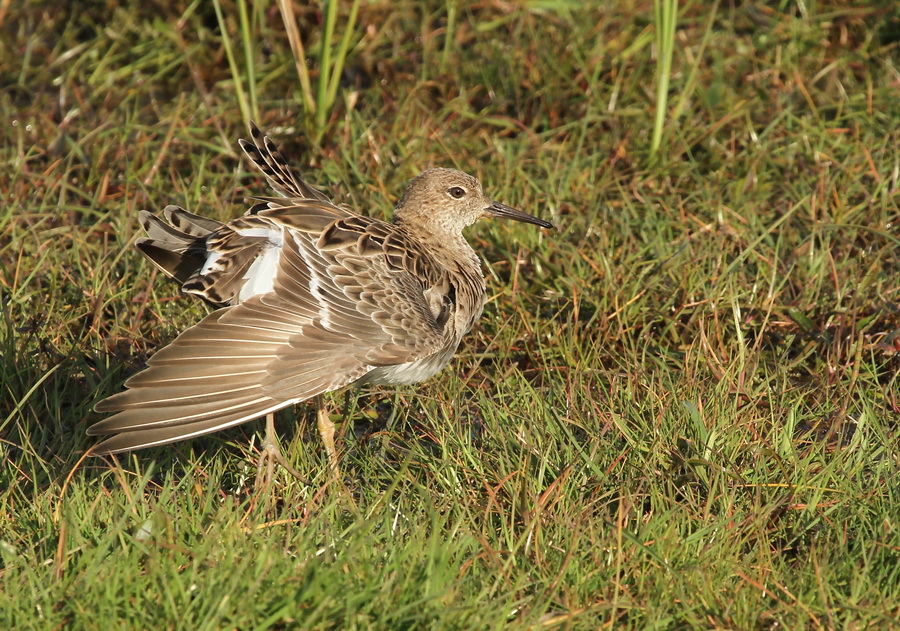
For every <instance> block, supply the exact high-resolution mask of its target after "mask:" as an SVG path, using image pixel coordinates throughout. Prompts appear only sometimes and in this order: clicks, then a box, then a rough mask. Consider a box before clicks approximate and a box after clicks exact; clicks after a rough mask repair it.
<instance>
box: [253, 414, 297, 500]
mask: <svg viewBox="0 0 900 631" xmlns="http://www.w3.org/2000/svg"><path fill="white" fill-rule="evenodd" d="M276 462H277V463H278V464H280V465H281V466H282V467H284V468H285V469H286V470H287V472H288V473H290V474H291V475H292V476H294V477H295V478H297V479H298V480H300V482H302V483H303V484H308V483H307V482H306V480H304V479H303V476H301V475H300V474H299V473H297V470H296V469H294V467H292V466H291V465H290V463H288V461H287V459H286V458H285V457H284V454H282V453H281V448H280V447H279V446H278V435H277V434H276V433H275V414H274V413H269V414H266V437H265V439H264V440H263V443H262V453H261V454H260V456H259V464H257V465H256V490H257V491H259V490H261V489H264V488H268V487H269V484H271V483H272V479H273V475H274V473H275V463H276ZM263 465H265V467H266V475H265V477H262V471H263ZM262 481H264V484H261V482H262Z"/></svg>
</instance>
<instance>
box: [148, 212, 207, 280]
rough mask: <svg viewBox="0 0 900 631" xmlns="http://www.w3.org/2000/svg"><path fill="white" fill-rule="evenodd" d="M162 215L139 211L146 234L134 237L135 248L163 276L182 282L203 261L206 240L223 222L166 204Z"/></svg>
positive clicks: (202, 263)
mask: <svg viewBox="0 0 900 631" xmlns="http://www.w3.org/2000/svg"><path fill="white" fill-rule="evenodd" d="M163 217H164V218H165V221H163V218H161V217H157V216H156V215H153V214H152V213H150V212H148V211H146V210H142V211H141V213H140V215H139V217H138V219H139V221H140V223H141V227H143V229H144V231H145V232H146V233H147V236H146V237H143V238H141V239H138V240H137V247H138V249H139V250H140V251H141V252H143V253H144V256H146V257H147V258H148V259H150V261H151V262H152V263H153V264H154V265H155V266H156V267H158V268H159V269H160V270H161V271H162V272H163V273H164V274H165V275H166V276H168V277H169V278H173V279H175V280H176V281H178V282H179V283H181V284H184V283H185V282H187V280H188V279H189V278H190V277H191V276H193V275H194V274H196V273H197V272H198V271H199V270H200V269H201V268H202V267H203V265H204V263H206V258H207V249H206V239H207V237H208V236H209V235H210V234H211V233H213V232H215V231H216V230H218V229H219V228H221V227H222V223H220V222H218V221H216V220H215V219H208V218H207V217H201V216H200V215H195V214H194V213H189V212H188V211H186V210H185V209H184V208H179V207H178V206H166V207H165V208H164V209H163Z"/></svg>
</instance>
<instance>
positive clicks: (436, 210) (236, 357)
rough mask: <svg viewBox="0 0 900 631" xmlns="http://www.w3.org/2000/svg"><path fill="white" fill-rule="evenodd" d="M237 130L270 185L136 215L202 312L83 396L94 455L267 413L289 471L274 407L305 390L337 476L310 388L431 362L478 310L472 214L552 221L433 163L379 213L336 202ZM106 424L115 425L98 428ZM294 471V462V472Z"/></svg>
mask: <svg viewBox="0 0 900 631" xmlns="http://www.w3.org/2000/svg"><path fill="white" fill-rule="evenodd" d="M249 127H250V136H251V139H252V142H250V141H246V140H244V139H240V140H239V141H238V143H239V144H240V146H241V148H242V149H243V151H244V153H245V154H246V155H247V157H248V158H249V159H250V161H251V162H252V163H253V164H254V165H255V166H256V167H257V168H258V169H259V170H260V171H261V172H262V173H263V174H264V175H265V177H266V179H267V180H268V183H269V185H270V186H271V187H272V189H273V190H274V191H275V192H276V193H277V194H278V196H277V197H250V198H248V202H251V203H252V205H251V206H250V208H249V209H248V210H247V211H246V213H245V214H243V215H242V216H239V217H237V218H235V219H232V220H231V221H228V222H225V223H223V222H220V221H217V220H215V219H210V218H208V217H203V216H200V215H197V214H194V213H191V212H188V211H187V210H185V209H183V208H180V207H178V206H174V205H169V206H166V207H165V208H164V209H163V211H162V216H161V217H160V216H156V215H154V214H152V213H150V212H148V211H146V210H144V211H141V212H140V214H139V223H140V224H141V226H142V228H143V229H144V231H145V232H146V234H147V236H146V237H143V238H140V239H138V240H137V242H136V245H137V248H138V249H139V250H140V251H141V252H142V253H143V254H144V255H145V256H146V257H147V258H148V259H149V260H150V261H151V262H152V263H153V264H154V265H155V266H156V267H157V268H158V269H159V270H160V271H162V272H163V273H164V274H165V275H166V276H168V277H170V278H171V279H173V280H175V281H176V282H177V283H179V284H180V285H181V290H182V292H183V293H186V294H191V295H194V296H197V297H199V298H201V299H203V300H204V301H205V302H207V303H208V304H209V305H210V306H211V307H213V309H214V310H213V311H211V312H210V313H209V314H208V315H207V316H206V317H204V318H202V319H201V320H200V321H199V322H198V323H196V324H194V325H193V326H191V327H190V328H188V329H186V330H185V331H184V332H182V333H181V334H180V335H178V336H177V337H176V338H175V339H174V340H173V341H172V342H171V343H170V344H169V345H168V346H165V347H164V348H162V349H161V350H159V351H157V352H156V353H155V354H154V355H152V356H151V357H150V359H149V360H148V361H147V367H146V368H145V369H144V370H143V371H141V372H138V373H136V374H135V375H133V376H132V377H130V378H129V379H128V380H127V381H126V382H125V384H124V388H125V389H124V390H123V391H121V392H118V393H116V394H113V395H111V396H109V397H108V398H106V399H104V400H102V401H100V402H99V403H98V404H97V405H96V406H95V408H94V409H95V411H96V412H100V413H113V415H112V416H109V417H107V418H105V419H103V420H100V421H98V422H96V423H94V424H93V425H91V426H90V427H89V428H88V430H87V433H88V434H89V435H92V436H101V435H102V436H108V437H107V438H105V439H104V440H102V441H101V442H99V443H97V444H95V445H94V446H93V447H92V448H91V451H92V453H93V454H94V455H108V454H115V453H119V452H125V451H131V450H135V449H142V448H145V447H151V446H157V445H165V444H168V443H172V442H175V441H180V440H184V439H189V438H193V437H196V436H201V435H204V434H208V433H211V432H215V431H218V430H221V429H224V428H227V427H231V426H234V425H238V424H240V423H244V422H248V421H252V420H255V419H258V418H261V417H264V416H265V417H266V434H265V439H264V441H263V443H262V447H263V449H262V456H261V459H260V464H259V471H262V466H263V464H264V460H265V462H266V463H268V471H269V474H270V477H271V472H272V468H273V466H274V462H278V463H280V464H281V465H283V466H285V467H286V468H287V469H288V471H290V472H292V473H294V474H295V475H296V472H295V471H293V469H292V468H291V467H290V465H289V464H288V463H287V461H286V459H285V458H284V456H283V455H282V453H281V450H280V448H279V447H278V441H277V436H276V433H275V428H274V413H275V412H277V411H278V410H280V409H282V408H285V407H288V406H291V405H293V404H296V403H301V402H304V401H308V400H311V399H312V400H314V401H315V404H316V409H317V427H318V431H319V434H320V435H321V438H322V441H323V443H324V446H325V450H326V452H327V456H328V462H329V466H330V468H331V469H332V472H333V473H334V474H335V475H337V473H338V471H339V466H338V456H337V452H336V450H335V446H334V433H335V427H334V423H333V422H332V421H331V419H330V417H329V415H328V414H326V413H325V410H324V405H323V402H322V395H323V394H324V393H326V392H330V391H333V390H337V389H340V388H346V387H348V386H353V385H364V384H371V385H381V384H384V385H410V384H414V383H418V382H421V381H424V380H427V379H428V378H430V377H432V376H433V375H434V374H435V373H437V372H438V371H439V370H441V369H442V368H443V367H444V366H446V365H447V363H448V362H449V361H450V360H451V358H452V357H453V356H454V354H455V353H456V350H457V348H458V346H459V344H460V342H461V340H462V339H463V336H464V335H465V334H466V333H468V332H469V331H470V330H471V329H472V327H473V325H474V324H475V322H476V321H477V320H478V318H479V317H480V316H481V313H482V310H483V308H484V305H485V302H486V298H487V290H486V284H485V280H484V274H483V271H482V268H481V261H480V259H479V258H478V255H477V254H476V253H475V251H474V250H473V249H472V247H471V246H470V245H469V243H468V242H467V241H466V239H465V237H464V236H463V230H464V229H465V228H467V227H468V226H470V225H472V224H474V223H475V222H476V221H477V220H479V219H481V218H483V217H498V218H505V219H512V220H515V221H520V222H525V223H529V224H534V225H537V226H540V227H541V228H548V229H549V228H553V225H552V224H551V223H550V222H548V221H545V220H543V219H540V218H538V217H535V216H533V215H530V214H528V213H526V212H524V211H522V210H518V209H516V208H513V207H511V206H507V205H505V204H502V203H500V202H497V201H494V200H493V199H491V198H489V197H488V196H487V195H486V194H485V192H484V190H483V188H482V185H481V183H480V182H479V180H478V179H477V178H475V177H473V176H471V175H468V174H466V173H464V172H462V171H458V170H455V169H450V168H430V169H427V170H425V171H423V172H422V173H421V174H419V175H418V176H417V177H415V178H414V179H412V180H411V181H410V182H409V185H408V187H407V189H406V191H405V192H404V193H403V195H402V196H401V197H400V198H399V200H398V202H397V204H396V206H395V208H394V211H393V216H392V220H391V221H390V222H388V221H383V220H380V219H377V218H373V217H369V216H366V215H363V214H360V213H357V212H355V211H354V210H352V209H351V208H349V207H348V206H346V205H337V204H335V203H334V202H333V201H332V200H331V199H329V198H328V196H327V195H325V194H324V193H323V192H321V191H319V190H318V189H316V188H314V187H312V186H310V185H309V184H307V183H306V182H305V181H304V180H303V179H302V178H301V177H300V175H299V173H297V172H296V171H295V170H294V169H293V168H292V167H291V166H290V164H289V163H288V162H287V160H286V159H285V158H284V156H283V154H282V153H281V151H280V150H279V149H278V147H277V146H276V145H275V143H274V142H273V141H272V140H271V139H270V138H269V137H268V136H266V135H264V134H263V133H262V132H261V131H260V130H259V128H258V127H257V126H256V125H255V124H254V123H253V122H252V121H251V122H250V125H249ZM110 435H111V436H110ZM298 477H299V476H298Z"/></svg>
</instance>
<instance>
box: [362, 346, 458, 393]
mask: <svg viewBox="0 0 900 631" xmlns="http://www.w3.org/2000/svg"><path fill="white" fill-rule="evenodd" d="M455 352H456V347H455V346H454V347H452V348H445V349H443V350H441V351H438V352H437V353H435V354H434V355H429V356H428V357H423V358H422V359H417V360H416V361H413V362H407V363H405V364H397V365H395V366H379V367H377V368H373V369H372V370H371V371H369V372H368V373H367V374H366V376H365V377H363V378H362V379H359V380H358V382H357V383H360V384H364V383H367V384H372V385H409V384H413V383H418V382H420V381H424V380H426V379H428V378H430V377H431V376H432V375H434V374H435V373H436V372H438V371H439V370H440V369H441V368H443V367H444V366H446V365H447V363H448V362H449V361H450V359H451V358H452V357H453V354H454V353H455Z"/></svg>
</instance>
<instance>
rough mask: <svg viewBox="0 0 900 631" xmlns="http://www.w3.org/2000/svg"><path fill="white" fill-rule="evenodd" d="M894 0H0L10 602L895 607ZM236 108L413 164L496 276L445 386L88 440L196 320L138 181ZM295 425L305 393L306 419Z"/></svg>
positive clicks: (513, 609)
mask: <svg viewBox="0 0 900 631" xmlns="http://www.w3.org/2000/svg"><path fill="white" fill-rule="evenodd" d="M898 41H900V21H898V13H897V7H896V4H895V3H893V2H888V1H885V2H870V3H851V2H848V1H842V0H831V1H824V2H816V1H803V2H789V1H781V2H778V1H774V2H766V3H763V2H717V3H714V4H713V5H712V6H710V5H709V4H708V3H701V2H694V1H685V2H683V3H682V5H681V7H679V8H678V10H677V12H676V11H675V10H674V5H673V3H671V2H669V3H666V4H659V5H654V4H652V3H650V2H648V1H647V0H643V1H626V2H581V1H574V0H459V1H456V0H446V2H440V1H436V0H430V1H428V2H412V1H403V0H401V1H398V2H393V1H391V2H388V1H387V0H370V1H366V2H342V3H336V2H330V3H324V4H319V3H316V2H300V1H294V2H291V0H285V1H282V2H280V3H274V2H272V3H266V2H260V3H252V4H250V3H245V1H244V0H215V1H214V2H212V3H210V2H205V1H203V0H193V1H187V0H181V1H178V0H176V1H175V2H156V1H153V0H150V1H147V2H138V1H135V0H105V1H101V0H95V1H90V2H71V3H57V2H29V3H24V4H20V3H18V2H10V1H9V0H6V1H5V2H0V112H2V115H0V164H2V169H0V196H2V204H0V306H2V318H3V320H2V323H0V379H2V386H0V592H2V593H0V627H2V628H5V629H13V628H15V629H62V628H66V629H139V628H142V629H226V628H239V629H289V628H304V629H325V628H345V629H369V628H382V629H387V628H390V629H397V628H405V629H418V628H432V629H482V628H483V629H487V628H494V629H539V628H540V629H543V628H547V629H555V628H560V629H595V628H615V629H626V628H634V629H687V628H717V629H823V628H828V629H834V628H841V629H869V628H871V629H885V628H889V627H892V626H893V627H897V626H898V623H897V620H898V617H900V485H898V471H900V469H898V468H900V462H898V436H900V429H898V419H900V400H898V399H900V397H898V391H900V387H898V372H900V358H898V357H900V355H898V352H900V307H898V305H900V282H898V278H900V249H898V243H900V210H898V190H900V189H898V179H900V151H898V140H900V138H898V135H900V72H898ZM251 117H252V118H254V119H255V120H256V121H257V122H258V123H259V124H260V126H261V127H262V128H263V129H266V130H268V132H269V133H270V134H271V135H272V136H273V137H274V138H275V139H276V140H277V141H278V142H279V143H280V144H281V145H282V147H283V149H284V151H285V153H286V154H287V155H288V156H290V158H291V159H292V160H293V161H294V162H295V164H297V165H298V166H299V167H300V168H301V169H302V170H303V171H304V173H305V174H306V176H307V177H308V178H309V179H310V180H311V181H312V182H314V183H315V184H316V185H318V186H319V187H321V188H323V189H325V190H327V191H329V192H330V193H331V194H333V195H334V196H335V198H336V199H337V200H338V201H340V202H345V203H349V204H352V205H353V206H354V207H356V208H357V209H360V210H361V211H363V212H365V213H368V214H371V215H374V216H379V217H387V216H389V212H390V208H391V205H392V203H393V201H395V199H396V197H397V196H398V195H399V194H400V193H401V192H402V190H403V187H404V183H405V182H406V181H407V180H408V179H409V178H410V177H412V176H414V175H415V174H416V173H418V172H419V171H420V170H422V169H424V168H426V167H428V166H432V165H444V166H454V167H458V168H461V169H463V170H466V171H469V172H473V173H475V174H477V175H478V176H480V177H481V178H482V180H483V181H484V182H485V185H486V188H487V189H488V191H489V192H490V193H491V194H492V195H493V196H495V197H496V198H497V199H499V200H502V201H504V202H506V203H508V204H511V205H515V206H518V207H520V208H523V209H525V210H527V211H529V212H532V213H534V214H537V215H540V216H542V217H545V218H547V219H550V220H552V221H554V223H556V225H557V226H558V230H557V231H555V232H542V231H538V230H535V229H533V227H529V226H520V225H509V224H507V223H500V222H496V223H488V222H484V223H482V224H479V225H478V226H476V227H475V228H473V229H472V230H471V231H470V240H471V241H472V243H473V245H474V246H475V247H476V248H477V249H478V250H479V252H480V253H481V254H482V255H483V257H484V260H485V262H486V271H487V275H488V283H489V288H490V292H491V297H492V300H491V302H490V304H489V305H488V307H487V309H486V313H485V316H484V317H483V319H482V321H481V322H480V323H479V324H478V326H477V327H476V329H475V330H474V331H473V332H472V334H471V335H470V336H469V337H468V339H467V341H466V342H465V343H464V344H463V346H462V347H461V349H460V352H459V355H458V357H457V359H456V360H454V362H453V363H452V364H451V365H450V366H449V367H448V368H447V369H445V370H444V372H442V373H441V375H440V377H439V378H436V379H433V380H432V381H431V382H429V383H426V384H423V385H421V386H419V387H415V388H403V389H398V390H397V391H390V390H386V389H379V390H375V391H373V392H362V393H360V396H359V397H352V398H351V400H350V401H351V405H350V407H349V409H347V410H346V411H344V412H342V407H341V406H342V397H341V396H335V397H334V398H333V400H332V405H333V409H334V418H335V419H336V420H342V422H341V424H340V431H341V438H340V441H339V447H340V449H341V452H342V466H343V470H344V480H343V484H344V487H345V491H343V492H342V491H341V490H340V489H339V488H337V487H336V486H335V485H333V484H329V481H328V476H327V467H326V462H325V458H324V454H323V452H322V449H321V448H320V446H319V444H318V437H317V436H316V434H315V431H314V429H313V426H312V425H311V422H310V416H311V413H312V411H311V409H309V408H307V407H305V406H300V407H299V408H298V409H297V410H288V411H286V412H285V413H283V414H282V415H281V416H280V417H279V426H280V429H281V433H282V436H283V438H284V440H285V442H286V444H287V451H288V454H289V457H290V458H291V460H292V462H294V463H295V466H297V467H298V468H299V469H300V470H301V471H302V473H303V474H304V475H305V476H308V480H309V484H303V483H301V482H299V481H297V480H295V479H292V478H290V477H289V476H287V475H286V474H285V473H284V472H280V473H279V474H278V476H277V479H276V480H275V482H274V484H273V485H272V487H271V488H270V489H269V490H268V492H265V493H254V489H253V480H254V474H255V463H256V459H257V456H258V449H257V445H258V438H256V435H255V434H256V432H257V431H258V429H259V425H260V424H261V423H252V424H248V425H246V426H244V427H240V428H235V429H233V430H230V431H225V432H221V433H219V434H215V435H211V436H208V437H204V438H202V439H198V440H194V441H191V442H185V443H179V444H176V445H172V446H169V447H165V448H158V449H154V450H147V451H143V452H139V453H136V454H132V455H128V456H125V457H122V458H119V459H118V460H113V459H109V460H102V459H94V458H87V459H83V460H82V456H83V454H84V452H85V451H86V450H87V449H88V447H90V445H91V444H93V442H94V441H93V439H89V438H88V437H87V436H86V435H85V429H86V427H87V426H88V425H89V424H90V423H91V422H93V421H95V420H97V419H98V415H96V414H94V413H93V412H92V411H91V408H92V406H93V405H94V404H95V403H96V402H97V401H98V400H100V399H101V398H103V397H105V396H107V395H109V394H111V393H112V392H115V391H117V390H118V389H119V388H120V386H121V383H122V381H123V380H124V379H125V378H126V377H127V376H128V375H131V374H133V373H134V372H135V371H137V370H138V369H139V368H140V367H141V365H142V364H143V362H144V361H145V359H146V358H147V357H148V355H150V354H151V353H152V352H153V351H154V350H156V349H159V348H161V347H162V346H163V345H164V344H166V343H167V342H168V341H170V340H171V339H172V338H173V337H174V336H175V335H176V334H177V333H178V332H179V331H181V330H183V329H184V328H185V327H187V326H189V325H190V324H191V323H193V322H196V321H197V320H198V319H199V318H200V317H201V316H202V315H203V314H204V313H205V308H204V307H203V305H201V304H199V303H197V302H196V301H193V300H190V299H187V298H183V297H180V296H178V292H177V288H176V287H175V286H174V285H172V284H170V283H167V282H164V280H163V279H162V278H159V276H158V275H157V274H156V273H155V272H154V271H153V270H152V269H151V266H150V265H149V264H148V263H147V262H146V261H145V260H143V258H142V257H141V256H140V255H139V253H138V252H137V251H136V250H135V249H134V248H133V247H132V243H133V239H134V238H135V237H136V236H137V233H138V226H137V221H136V220H137V213H138V211H139V210H140V209H144V208H148V209H154V210H155V209H160V208H162V207H163V206H165V205H166V204H168V203H174V204H179V205H182V206H184V207H186V208H187V209H189V210H192V211H196V212H200V213H203V214H207V215H210V216H212V217H215V218H217V219H222V220H225V219H228V218H231V217H233V216H236V215H238V214H240V213H241V212H243V209H244V206H243V201H242V200H243V198H244V197H245V196H246V195H248V194H258V193H261V192H263V191H264V189H265V182H264V181H261V179H260V177H259V175H258V174H257V173H254V172H252V169H250V168H249V167H248V165H247V163H246V161H244V160H242V159H241V157H240V156H239V155H238V154H237V144H236V139H237V138H238V137H240V136H246V123H247V120H248V119H249V118H251ZM298 417H299V419H300V420H299V422H298V421H297V419H298Z"/></svg>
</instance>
